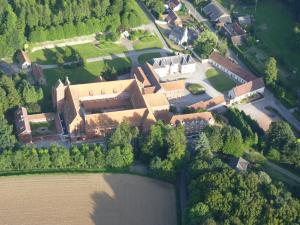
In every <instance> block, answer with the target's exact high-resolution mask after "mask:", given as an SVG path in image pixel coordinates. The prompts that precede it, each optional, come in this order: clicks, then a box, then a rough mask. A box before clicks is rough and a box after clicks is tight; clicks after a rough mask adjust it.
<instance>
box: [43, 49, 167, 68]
mask: <svg viewBox="0 0 300 225" xmlns="http://www.w3.org/2000/svg"><path fill="white" fill-rule="evenodd" d="M156 52H157V53H160V54H161V55H162V56H166V55H167V54H168V53H170V52H169V51H168V50H165V49H155V48H154V49H144V50H139V51H130V52H127V53H120V54H110V55H106V56H99V57H94V58H89V59H86V62H87V63H92V62H99V61H103V60H112V59H116V58H126V57H128V58H130V59H131V61H132V64H133V65H138V64H139V63H138V57H139V56H140V55H143V54H146V53H156ZM75 63H78V61H74V62H67V63H64V65H71V64H75ZM41 67H42V68H43V69H53V68H57V67H58V65H57V64H52V65H41Z"/></svg>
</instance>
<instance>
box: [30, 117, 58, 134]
mask: <svg viewBox="0 0 300 225" xmlns="http://www.w3.org/2000/svg"><path fill="white" fill-rule="evenodd" d="M30 128H31V130H32V136H34V137H35V136H41V135H48V134H55V133H56V127H55V121H54V120H52V121H48V122H40V123H30ZM43 128H44V129H46V130H45V131H41V130H40V129H43Z"/></svg>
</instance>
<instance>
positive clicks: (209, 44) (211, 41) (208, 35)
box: [195, 29, 218, 58]
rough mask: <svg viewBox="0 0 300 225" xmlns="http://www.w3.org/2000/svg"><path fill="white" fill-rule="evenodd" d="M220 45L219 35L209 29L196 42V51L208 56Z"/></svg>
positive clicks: (202, 55) (203, 56)
mask: <svg viewBox="0 0 300 225" xmlns="http://www.w3.org/2000/svg"><path fill="white" fill-rule="evenodd" d="M217 46H218V37H217V35H216V34H215V33H213V32H211V31H209V30H208V29H207V30H205V31H203V32H202V33H201V35H200V36H199V37H198V39H197V40H196V43H195V51H196V52H197V53H198V54H199V55H200V56H201V57H202V58H208V57H209V55H210V54H211V53H212V52H213V50H214V49H215V48H216V47H217Z"/></svg>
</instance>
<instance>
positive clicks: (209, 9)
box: [202, 1, 227, 21]
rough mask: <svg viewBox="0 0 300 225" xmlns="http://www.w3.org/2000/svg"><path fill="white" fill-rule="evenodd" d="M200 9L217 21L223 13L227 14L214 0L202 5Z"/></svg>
mask: <svg viewBox="0 0 300 225" xmlns="http://www.w3.org/2000/svg"><path fill="white" fill-rule="evenodd" d="M202 11H203V12H204V13H205V14H206V15H208V16H209V17H210V19H211V20H213V21H217V20H218V19H219V18H220V17H221V16H223V15H227V12H226V10H225V9H224V8H223V7H222V6H221V5H220V4H219V3H217V2H216V1H212V2H210V3H209V4H207V5H206V6H204V7H203V8H202Z"/></svg>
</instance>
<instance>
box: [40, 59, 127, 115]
mask: <svg viewBox="0 0 300 225" xmlns="http://www.w3.org/2000/svg"><path fill="white" fill-rule="evenodd" d="M107 67H109V68H114V69H115V70H116V71H117V72H118V74H120V75H121V74H123V73H126V72H128V71H129V70H130V68H131V60H130V59H129V58H117V59H113V60H104V61H100V62H94V63H87V64H86V65H85V66H79V67H77V66H73V67H71V68H62V67H59V68H55V69H46V70H44V74H45V77H46V80H47V86H45V87H44V88H43V90H44V96H45V97H44V99H45V100H44V101H43V104H42V108H43V111H51V110H52V109H51V90H52V87H53V86H54V85H55V84H56V82H57V80H58V79H61V80H62V81H64V80H65V78H66V76H68V77H69V80H70V81H71V83H72V84H81V83H89V82H94V81H95V80H96V78H97V77H99V76H100V75H101V73H102V72H104V71H105V69H106V68H107Z"/></svg>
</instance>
